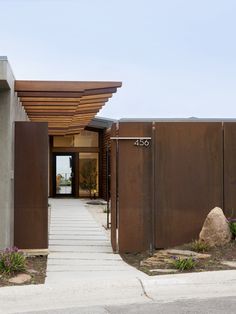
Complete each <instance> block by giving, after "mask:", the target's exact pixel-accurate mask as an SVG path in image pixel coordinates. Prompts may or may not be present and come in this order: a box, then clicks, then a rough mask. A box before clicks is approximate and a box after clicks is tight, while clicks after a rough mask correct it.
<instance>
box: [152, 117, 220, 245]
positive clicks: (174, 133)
mask: <svg viewBox="0 0 236 314" xmlns="http://www.w3.org/2000/svg"><path fill="white" fill-rule="evenodd" d="M222 151H223V140H222V124H221V123H191V122H190V123H186V122H184V123H178V122H177V123H173V122H171V123H156V141H155V180H156V181H155V192H156V194H155V247H156V248H165V247H167V246H174V245H178V244H183V243H185V242H186V241H191V240H192V239H195V238H197V237H198V235H199V232H200V231H201V227H202V224H203V222H204V220H205V218H206V216H207V214H208V213H209V211H210V209H212V208H214V207H215V206H219V207H221V208H222V206H223V189H222V187H223V186H222V183H223V154H222Z"/></svg>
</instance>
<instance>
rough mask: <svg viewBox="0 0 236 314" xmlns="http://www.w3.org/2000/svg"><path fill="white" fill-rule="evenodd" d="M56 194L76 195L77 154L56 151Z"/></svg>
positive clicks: (54, 177)
mask: <svg viewBox="0 0 236 314" xmlns="http://www.w3.org/2000/svg"><path fill="white" fill-rule="evenodd" d="M53 157H54V158H53V159H54V175H53V179H54V184H53V186H54V191H53V192H54V193H53V194H54V196H71V197H72V196H74V194H75V182H74V181H75V180H74V173H75V155H74V154H73V153H55V154H54V156H53Z"/></svg>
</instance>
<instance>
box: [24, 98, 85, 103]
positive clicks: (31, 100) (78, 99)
mask: <svg viewBox="0 0 236 314" xmlns="http://www.w3.org/2000/svg"><path fill="white" fill-rule="evenodd" d="M80 99H81V98H80V97H77V98H66V97H60V98H53V97H52V98H50V97H20V101H21V102H28V101H30V102H37V103H38V102H41V103H43V102H45V101H54V102H62V103H63V102H69V103H70V102H78V103H79V102H80Z"/></svg>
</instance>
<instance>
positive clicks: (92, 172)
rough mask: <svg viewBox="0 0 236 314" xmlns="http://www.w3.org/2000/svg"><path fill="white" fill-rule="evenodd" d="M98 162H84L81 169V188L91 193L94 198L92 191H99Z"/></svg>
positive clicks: (92, 160) (94, 160) (91, 160)
mask: <svg viewBox="0 0 236 314" xmlns="http://www.w3.org/2000/svg"><path fill="white" fill-rule="evenodd" d="M96 164H97V161H96V159H88V160H83V165H82V167H81V169H80V187H81V189H83V190H87V191H88V192H89V196H90V198H92V191H93V190H96V189H97V166H96Z"/></svg>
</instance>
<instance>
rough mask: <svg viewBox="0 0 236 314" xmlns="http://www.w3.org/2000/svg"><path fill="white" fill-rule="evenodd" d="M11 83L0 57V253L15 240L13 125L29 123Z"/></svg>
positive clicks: (2, 59)
mask: <svg viewBox="0 0 236 314" xmlns="http://www.w3.org/2000/svg"><path fill="white" fill-rule="evenodd" d="M14 82H15V78H14V75H13V73H12V70H11V67H10V65H9V62H8V60H7V58H6V57H1V56H0V249H2V248H6V247H9V246H12V245H13V238H14V234H13V231H14V191H13V187H14V122H15V121H26V120H28V118H27V115H26V113H25V111H24V109H23V107H22V106H21V104H20V103H19V101H18V98H17V95H16V94H15V92H14Z"/></svg>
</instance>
